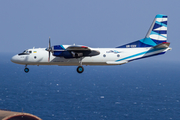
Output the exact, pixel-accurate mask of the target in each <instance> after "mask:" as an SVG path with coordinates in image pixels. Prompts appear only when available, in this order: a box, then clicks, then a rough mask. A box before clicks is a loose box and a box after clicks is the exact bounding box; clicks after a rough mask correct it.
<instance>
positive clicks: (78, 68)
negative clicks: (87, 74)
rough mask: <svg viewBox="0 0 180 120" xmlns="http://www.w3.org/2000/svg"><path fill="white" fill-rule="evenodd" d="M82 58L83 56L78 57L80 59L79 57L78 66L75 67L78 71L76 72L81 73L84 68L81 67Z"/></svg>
mask: <svg viewBox="0 0 180 120" xmlns="http://www.w3.org/2000/svg"><path fill="white" fill-rule="evenodd" d="M82 59H83V58H80V59H79V63H80V66H78V67H77V72H78V73H83V72H84V68H83V66H82Z"/></svg>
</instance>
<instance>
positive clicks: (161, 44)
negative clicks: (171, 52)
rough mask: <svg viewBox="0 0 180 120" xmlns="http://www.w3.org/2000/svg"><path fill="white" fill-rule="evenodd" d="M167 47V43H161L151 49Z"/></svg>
mask: <svg viewBox="0 0 180 120" xmlns="http://www.w3.org/2000/svg"><path fill="white" fill-rule="evenodd" d="M169 45H170V43H169V42H163V43H160V44H158V45H156V46H154V47H153V48H168V47H169Z"/></svg>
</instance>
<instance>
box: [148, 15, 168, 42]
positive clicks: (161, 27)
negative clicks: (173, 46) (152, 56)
mask: <svg viewBox="0 0 180 120" xmlns="http://www.w3.org/2000/svg"><path fill="white" fill-rule="evenodd" d="M145 38H150V39H151V40H153V41H154V42H155V43H156V44H160V43H162V42H166V41H167V16H166V15H161V14H158V15H156V17H155V19H154V22H153V23H152V25H151V27H150V29H149V31H148V33H147V35H146V37H145Z"/></svg>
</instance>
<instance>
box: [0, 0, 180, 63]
mask: <svg viewBox="0 0 180 120" xmlns="http://www.w3.org/2000/svg"><path fill="white" fill-rule="evenodd" d="M179 5H180V1H178V0H169V1H168V0H166V1H165V0H151V1H147V0H111V1H110V0H29V1H26V0H16V1H15V0H14V1H13V0H1V1H0V16H1V17H0V18H1V19H0V35H1V36H0V39H1V40H0V41H1V44H0V53H7V54H8V53H14V54H16V53H20V52H22V51H24V50H25V49H28V48H33V47H36V48H39V47H43V48H45V47H47V46H48V39H49V37H51V44H52V45H64V44H65V45H72V44H76V45H86V46H89V47H95V48H97V47H98V48H106V47H110V48H113V47H117V46H120V45H123V44H126V43H129V42H133V41H136V40H139V39H142V38H144V37H145V35H146V33H147V31H148V29H149V27H150V25H151V24H152V22H153V19H154V17H155V16H156V14H165V15H168V42H170V43H171V45H170V47H172V50H171V51H168V52H167V53H166V55H163V56H161V57H158V58H159V59H164V60H168V61H179V59H180V55H179V44H180V40H179V36H178V35H179V29H178V27H179V26H180V25H179V20H180V14H179V11H180V7H179ZM158 58H156V59H158Z"/></svg>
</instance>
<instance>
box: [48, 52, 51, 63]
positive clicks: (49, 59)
mask: <svg viewBox="0 0 180 120" xmlns="http://www.w3.org/2000/svg"><path fill="white" fill-rule="evenodd" d="M50 56H51V53H50V51H49V57H48V62H50Z"/></svg>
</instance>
